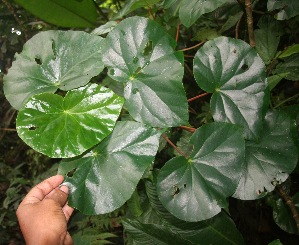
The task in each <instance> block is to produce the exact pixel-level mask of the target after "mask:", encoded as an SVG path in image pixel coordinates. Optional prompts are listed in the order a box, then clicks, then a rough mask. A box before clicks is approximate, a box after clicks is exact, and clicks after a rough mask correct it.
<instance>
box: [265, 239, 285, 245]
mask: <svg viewBox="0 0 299 245" xmlns="http://www.w3.org/2000/svg"><path fill="white" fill-rule="evenodd" d="M268 245H283V244H282V243H281V242H280V240H279V239H276V240H274V241H272V242H270V243H269V244H268Z"/></svg>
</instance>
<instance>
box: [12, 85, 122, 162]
mask: <svg viewBox="0 0 299 245" xmlns="http://www.w3.org/2000/svg"><path fill="white" fill-rule="evenodd" d="M122 105H123V99H122V98H121V97H118V96H117V95H115V94H114V93H113V92H112V91H111V90H109V89H107V88H105V87H100V86H98V85H96V84H90V85H87V86H85V87H81V88H78V89H74V90H71V91H69V92H68V93H67V94H66V96H65V97H64V98H63V97H61V96H59V95H57V94H50V93H43V94H39V95H35V96H33V97H32V98H31V99H29V101H28V102H27V103H26V104H25V105H24V107H23V109H22V110H20V112H19V114H18V117H17V131H18V134H19V136H20V138H21V139H22V140H23V141H24V142H25V143H26V144H28V145H29V146H31V147H32V148H33V149H35V150H36V151H38V152H41V153H43V154H45V155H47V156H50V157H57V158H66V157H73V156H77V155H80V154H81V153H83V152H84V151H86V150H88V149H89V148H91V147H92V146H94V145H96V144H97V143H99V142H100V141H101V140H103V139H104V138H105V137H106V136H107V135H109V134H110V132H111V131H112V130H113V127H114V125H115V122H116V120H117V118H118V116H119V113H120V110H121V108H122Z"/></svg>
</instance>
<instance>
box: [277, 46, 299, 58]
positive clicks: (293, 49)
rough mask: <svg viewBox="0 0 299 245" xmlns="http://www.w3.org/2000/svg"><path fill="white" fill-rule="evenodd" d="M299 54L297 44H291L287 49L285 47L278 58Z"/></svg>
mask: <svg viewBox="0 0 299 245" xmlns="http://www.w3.org/2000/svg"><path fill="white" fill-rule="evenodd" d="M297 53H299V44H293V45H291V46H289V47H287V48H286V49H285V50H284V51H282V53H281V54H280V55H279V56H278V58H285V57H289V56H291V55H293V54H297Z"/></svg>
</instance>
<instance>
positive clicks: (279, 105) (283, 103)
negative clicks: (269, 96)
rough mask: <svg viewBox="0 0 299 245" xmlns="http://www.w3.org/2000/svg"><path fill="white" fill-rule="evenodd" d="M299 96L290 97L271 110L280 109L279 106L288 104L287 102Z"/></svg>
mask: <svg viewBox="0 0 299 245" xmlns="http://www.w3.org/2000/svg"><path fill="white" fill-rule="evenodd" d="M298 96H299V94H295V95H294V96H292V97H290V98H287V99H286V100H284V101H282V102H281V103H279V104H278V105H276V106H274V108H273V109H276V108H277V107H280V106H281V105H283V104H284V103H286V102H288V101H291V100H293V99H296V97H298Z"/></svg>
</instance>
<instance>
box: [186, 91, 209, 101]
mask: <svg viewBox="0 0 299 245" xmlns="http://www.w3.org/2000/svg"><path fill="white" fill-rule="evenodd" d="M208 94H209V93H203V94H199V95H197V96H195V97H193V98H190V99H188V102H191V101H193V100H197V99H199V98H201V97H204V96H206V95H208Z"/></svg>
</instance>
